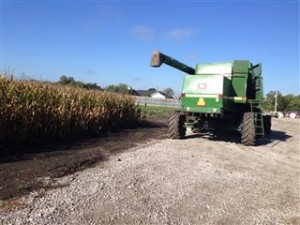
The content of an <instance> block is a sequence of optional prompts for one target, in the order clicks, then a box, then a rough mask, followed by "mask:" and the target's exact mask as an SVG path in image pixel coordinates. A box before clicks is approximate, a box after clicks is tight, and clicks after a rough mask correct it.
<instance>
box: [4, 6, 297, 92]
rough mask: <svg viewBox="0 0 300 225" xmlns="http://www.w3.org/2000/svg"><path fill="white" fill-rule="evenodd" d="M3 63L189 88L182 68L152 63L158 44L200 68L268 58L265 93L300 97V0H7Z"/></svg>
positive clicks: (21, 72)
mask: <svg viewBox="0 0 300 225" xmlns="http://www.w3.org/2000/svg"><path fill="white" fill-rule="evenodd" d="M0 7H1V9H0V13H1V15H0V18H1V22H0V25H1V27H0V31H1V35H0V37H1V39H0V47H1V48H0V57H1V58H0V70H1V71H2V72H12V73H14V74H15V75H16V76H17V77H29V78H33V79H39V80H47V81H57V80H59V78H60V77H61V76H62V75H66V76H72V77H74V78H75V79H76V80H80V81H84V82H96V83H97V84H98V85H100V86H101V87H105V86H107V85H110V84H119V83H126V84H128V85H129V86H131V87H132V88H134V89H137V90H140V89H149V88H156V89H159V90H163V89H165V88H167V87H171V88H172V89H173V90H174V91H175V93H176V94H179V93H180V91H181V88H182V81H183V77H184V73H183V72H181V71H178V70H176V69H174V68H171V67H168V66H166V65H162V66H161V67H160V68H152V67H150V65H149V63H150V58H151V54H152V52H153V51H154V50H159V51H161V52H163V53H165V54H167V55H170V56H172V57H174V58H176V59H178V60H179V61H182V62H183V63H185V64H187V65H189V66H191V67H194V66H195V65H196V64H197V63H207V62H223V61H224V62H227V61H233V60H239V59H245V60H250V61H251V62H252V63H253V64H257V63H262V66H263V77H264V78H263V79H264V92H265V94H266V93H268V92H269V91H271V90H278V91H280V92H281V93H283V94H290V93H291V94H299V85H300V84H299V2H298V1H288V0H286V1H256V0H253V1H214V0H212V1H200V0H198V1H196V0H195V1H189V0H187V1H158V0H157V1H151V0H149V1H126V0H123V1H89V0H87V1H83V0H78V1H74V0H73V1H71V0H69V1H68V0H56V1H51V0H48V1H43V0H40V1H30V0H23V1H14V0H0Z"/></svg>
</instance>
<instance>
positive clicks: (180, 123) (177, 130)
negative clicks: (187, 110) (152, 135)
mask: <svg viewBox="0 0 300 225" xmlns="http://www.w3.org/2000/svg"><path fill="white" fill-rule="evenodd" d="M185 119H186V118H185V115H180V114H179V112H174V113H173V114H172V116H171V117H170V119H169V122H168V127H169V129H168V135H169V137H170V138H172V139H181V138H183V137H184V136H185V133H186V128H185V126H184V122H185Z"/></svg>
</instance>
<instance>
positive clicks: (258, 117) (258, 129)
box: [250, 100, 265, 136]
mask: <svg viewBox="0 0 300 225" xmlns="http://www.w3.org/2000/svg"><path fill="white" fill-rule="evenodd" d="M250 109H251V112H253V113H255V120H254V121H255V134H256V135H258V136H264V135H265V129H264V121H263V115H262V108H261V101H260V100H251V101H250Z"/></svg>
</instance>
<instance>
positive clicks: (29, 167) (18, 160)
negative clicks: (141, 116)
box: [0, 117, 166, 199]
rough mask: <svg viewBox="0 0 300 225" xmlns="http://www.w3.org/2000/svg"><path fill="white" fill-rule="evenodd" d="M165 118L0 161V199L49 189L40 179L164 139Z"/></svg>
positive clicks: (62, 173)
mask: <svg viewBox="0 0 300 225" xmlns="http://www.w3.org/2000/svg"><path fill="white" fill-rule="evenodd" d="M165 121H166V118H163V117H156V118H154V117H153V118H151V119H148V120H144V121H143V122H141V124H140V126H139V127H138V128H135V129H126V130H122V131H119V132H115V133H110V134H106V135H104V136H102V137H97V138H89V139H84V140H80V141H73V142H69V143H64V144H59V143H57V144H54V145H45V146H32V148H33V149H26V151H27V152H39V153H27V154H19V155H14V156H6V157H2V158H0V184H1V185H0V199H7V198H11V197H15V196H20V195H23V194H26V193H28V192H31V191H33V190H36V189H40V188H52V186H53V185H52V183H51V182H48V183H47V184H45V183H44V182H43V181H41V180H40V179H38V178H40V177H50V178H57V177H62V176H65V175H68V174H71V173H74V172H76V171H78V170H82V169H84V168H87V167H91V166H93V165H94V164H96V163H98V162H101V161H104V160H106V159H108V158H109V156H110V155H112V154H116V153H118V152H120V151H124V150H126V149H128V148H132V147H134V146H136V145H137V144H140V143H143V142H146V141H148V140H151V139H162V138H165V137H166V125H165Z"/></svg>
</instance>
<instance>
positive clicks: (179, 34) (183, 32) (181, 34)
mask: <svg viewBox="0 0 300 225" xmlns="http://www.w3.org/2000/svg"><path fill="white" fill-rule="evenodd" d="M197 31H198V30H197V29H195V28H175V29H171V30H167V31H166V32H165V34H164V37H165V38H167V39H169V40H175V41H181V40H186V39H189V38H191V37H192V36H194V35H195V34H196V33H197Z"/></svg>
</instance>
